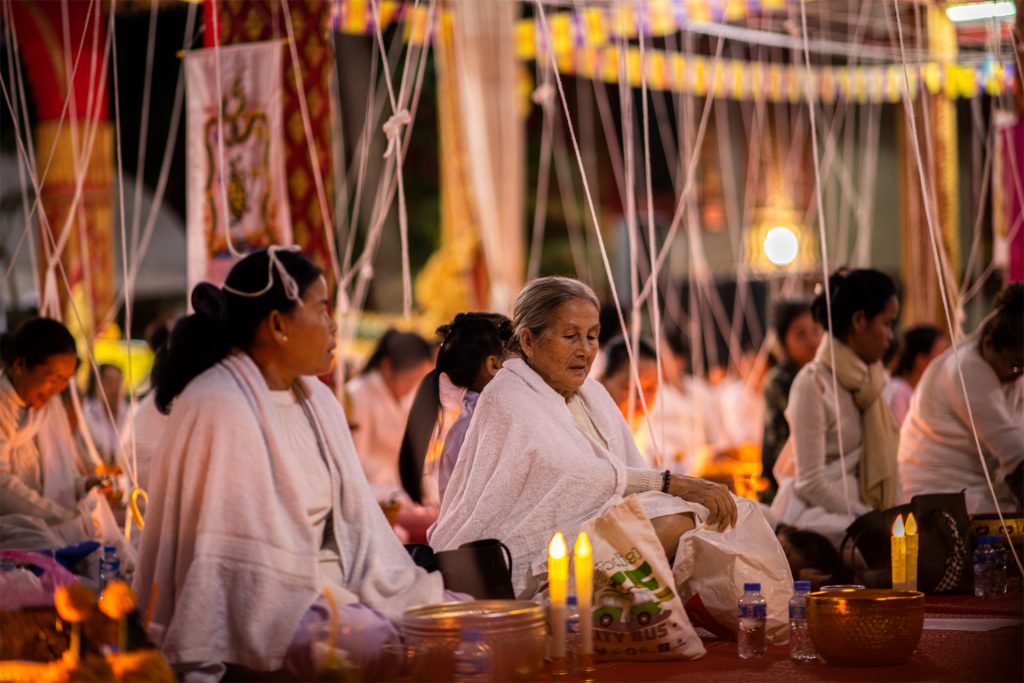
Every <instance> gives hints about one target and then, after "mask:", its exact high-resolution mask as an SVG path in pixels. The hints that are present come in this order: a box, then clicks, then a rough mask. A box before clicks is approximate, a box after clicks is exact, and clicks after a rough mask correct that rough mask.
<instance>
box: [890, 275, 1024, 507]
mask: <svg viewBox="0 0 1024 683" xmlns="http://www.w3.org/2000/svg"><path fill="white" fill-rule="evenodd" d="M994 309H995V310H993V312H992V315H990V316H989V317H988V318H987V319H986V320H985V321H984V322H983V323H982V325H981V327H980V329H979V330H978V332H977V333H976V334H974V335H972V336H970V337H968V338H967V339H965V340H964V341H963V342H961V343H960V345H959V347H958V349H957V351H956V352H954V351H953V350H952V349H950V350H948V351H946V352H945V353H944V354H942V355H941V356H939V357H938V358H936V359H935V360H934V361H933V362H932V364H931V365H929V366H928V369H927V370H926V371H925V373H924V376H923V377H922V378H921V382H920V384H918V387H917V391H915V392H914V398H913V400H912V401H911V403H910V412H909V413H908V414H907V419H906V421H905V422H904V423H903V429H902V431H901V432H900V450H899V462H900V479H901V481H902V483H903V495H904V497H905V498H910V497H912V496H915V495H918V494H921V493H943V492H949V491H959V490H961V489H966V491H965V495H966V498H967V511H968V512H969V513H971V514H981V513H994V512H995V502H994V501H993V500H992V494H991V492H990V491H989V489H988V484H987V482H986V480H985V472H984V471H983V469H982V466H981V462H980V461H979V459H978V445H977V443H976V442H975V440H974V431H973V430H972V428H971V418H972V417H973V420H974V427H975V428H977V431H978V442H980V444H981V451H982V454H983V456H984V458H985V465H986V467H987V469H988V471H989V474H990V475H991V476H992V485H993V487H994V488H995V493H996V498H997V500H998V503H999V508H1000V509H1001V510H1002V512H1003V513H1004V514H1006V513H1009V512H1012V511H1013V510H1015V509H1016V510H1019V509H1020V500H1019V496H1020V495H1021V483H1020V474H1021V467H1022V465H1021V463H1022V462H1024V380H1022V379H1021V376H1022V375H1024V369H1022V368H1024V285H1022V284H1020V283H1015V284H1012V285H1010V286H1009V287H1007V288H1006V290H1004V291H1003V292H1002V293H1001V294H1000V295H999V297H998V298H997V299H996V301H995V306H994ZM958 366H959V367H958ZM961 371H962V372H963V378H964V382H965V384H966V387H967V395H966V397H965V396H964V388H963V385H961V383H960V372H961ZM968 404H969V405H970V413H968Z"/></svg>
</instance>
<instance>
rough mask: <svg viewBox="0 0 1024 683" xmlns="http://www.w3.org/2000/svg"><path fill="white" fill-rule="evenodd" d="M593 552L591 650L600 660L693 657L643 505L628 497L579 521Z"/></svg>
mask: <svg viewBox="0 0 1024 683" xmlns="http://www.w3.org/2000/svg"><path fill="white" fill-rule="evenodd" d="M582 531H586V532H587V534H588V535H589V536H590V542H591V545H592V546H593V552H594V603H593V612H592V613H593V618H594V651H595V653H596V654H597V656H598V657H599V658H601V659H615V660H650V659H697V658H698V657H701V656H703V655H704V652H705V650H704V644H703V643H701V641H700V638H699V637H698V636H697V633H696V631H694V629H693V626H692V625H691V624H690V620H689V618H687V616H686V611H685V610H684V609H683V603H682V602H681V601H680V599H679V595H678V593H677V591H676V588H675V585H674V583H673V580H672V572H671V570H670V569H669V566H668V560H667V559H666V558H665V551H664V549H663V548H662V546H661V543H660V542H659V541H658V536H657V534H656V533H655V531H654V527H653V526H651V522H650V520H649V519H647V515H646V514H645V513H644V508H643V505H641V503H640V501H639V500H638V499H637V497H636V496H629V497H627V498H626V499H625V500H624V501H622V502H621V503H619V504H618V505H616V506H614V507H612V508H611V509H609V510H608V511H606V512H605V513H604V514H603V515H601V516H600V517H597V518H595V519H592V520H590V521H588V522H586V523H585V524H584V525H583V528H582Z"/></svg>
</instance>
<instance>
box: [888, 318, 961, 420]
mask: <svg viewBox="0 0 1024 683" xmlns="http://www.w3.org/2000/svg"><path fill="white" fill-rule="evenodd" d="M948 348H949V341H948V340H947V339H946V336H945V335H944V334H942V333H941V332H940V331H939V328H937V327H935V326H934V325H915V326H914V327H911V328H910V329H909V330H907V331H906V332H904V333H903V338H902V339H900V350H899V356H898V357H897V358H896V363H895V365H894V366H893V368H892V381H891V382H889V386H888V390H887V391H886V400H887V401H888V402H889V407H890V408H892V416H893V417H894V418H896V424H897V425H900V426H902V425H903V421H904V420H906V419H907V412H908V411H909V410H910V399H912V398H913V397H914V390H915V389H916V388H917V385H918V384H919V383H920V382H921V378H922V377H923V376H924V371H925V370H927V369H928V365H929V364H930V363H931V362H932V361H933V360H935V359H936V358H938V357H939V355H941V354H942V352H943V351H945V350H946V349H948Z"/></svg>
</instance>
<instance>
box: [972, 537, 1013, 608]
mask: <svg viewBox="0 0 1024 683" xmlns="http://www.w3.org/2000/svg"><path fill="white" fill-rule="evenodd" d="M1005 593H1006V551H1005V550H1004V549H1003V542H1002V539H1001V538H1000V537H999V536H983V537H981V538H979V539H978V548H977V550H975V551H974V595H975V596H977V597H979V598H989V597H992V596H995V595H1003V594H1005Z"/></svg>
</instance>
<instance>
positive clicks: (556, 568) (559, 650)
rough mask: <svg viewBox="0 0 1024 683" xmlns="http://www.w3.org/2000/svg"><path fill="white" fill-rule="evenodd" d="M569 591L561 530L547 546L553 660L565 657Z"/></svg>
mask: <svg viewBox="0 0 1024 683" xmlns="http://www.w3.org/2000/svg"><path fill="white" fill-rule="evenodd" d="M568 592H569V552H568V549H567V548H566V546H565V537H564V536H563V535H562V532H561V531H559V532H556V533H555V535H554V536H553V537H552V539H551V544H550V545H549V546H548V596H549V597H550V598H551V636H552V639H553V640H554V645H555V648H554V650H555V651H554V657H555V660H556V661H557V660H564V659H565V602H566V597H567V594H568Z"/></svg>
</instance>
